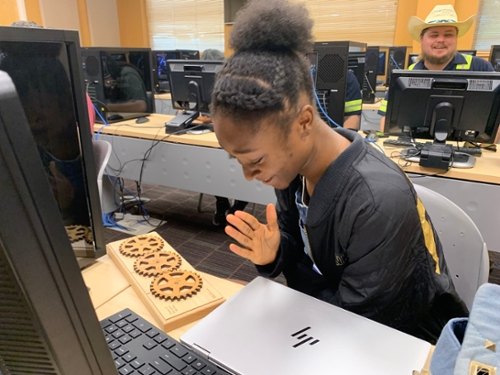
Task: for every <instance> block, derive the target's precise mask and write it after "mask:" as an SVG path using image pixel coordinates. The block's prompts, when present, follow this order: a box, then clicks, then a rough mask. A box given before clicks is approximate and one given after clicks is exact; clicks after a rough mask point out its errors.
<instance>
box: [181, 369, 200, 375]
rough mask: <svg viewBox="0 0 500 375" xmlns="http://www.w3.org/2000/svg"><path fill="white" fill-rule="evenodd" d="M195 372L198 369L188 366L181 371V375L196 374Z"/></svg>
mask: <svg viewBox="0 0 500 375" xmlns="http://www.w3.org/2000/svg"><path fill="white" fill-rule="evenodd" d="M197 374H198V371H196V370H195V369H194V368H192V367H188V368H187V369H185V370H184V371H182V375H197Z"/></svg>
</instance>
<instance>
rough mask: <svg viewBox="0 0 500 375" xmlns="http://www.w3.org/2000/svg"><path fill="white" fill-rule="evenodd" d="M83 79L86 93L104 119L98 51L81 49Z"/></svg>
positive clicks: (104, 98)
mask: <svg viewBox="0 0 500 375" xmlns="http://www.w3.org/2000/svg"><path fill="white" fill-rule="evenodd" d="M81 53H82V66H83V78H84V80H85V85H86V88H87V93H88V95H89V96H90V99H91V100H92V103H94V106H95V107H96V108H97V110H98V111H99V113H100V114H101V116H102V117H104V118H106V108H105V107H104V103H106V97H105V95H104V82H103V73H102V65H101V54H100V51H99V50H98V49H93V48H82V49H81Z"/></svg>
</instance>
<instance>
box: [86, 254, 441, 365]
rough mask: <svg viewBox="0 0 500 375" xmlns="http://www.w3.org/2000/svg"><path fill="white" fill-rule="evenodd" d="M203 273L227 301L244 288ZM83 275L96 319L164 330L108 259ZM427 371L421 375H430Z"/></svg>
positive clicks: (177, 331)
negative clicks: (133, 320)
mask: <svg viewBox="0 0 500 375" xmlns="http://www.w3.org/2000/svg"><path fill="white" fill-rule="evenodd" d="M199 273H200V274H201V276H202V278H204V279H206V280H208V281H209V282H210V284H212V285H213V286H214V287H215V288H216V289H217V290H218V291H219V292H220V293H221V294H222V295H223V296H224V298H226V300H227V299H229V298H230V297H231V296H232V295H234V294H235V293H236V292H238V291H239V290H240V289H242V288H243V285H241V284H238V283H235V282H232V281H229V280H226V279H221V278H218V277H215V276H212V275H209V274H207V273H203V272H199ZM82 275H83V278H84V280H85V283H86V284H87V286H89V287H90V288H91V290H90V298H91V300H92V303H93V304H94V308H95V311H96V315H97V318H98V319H99V320H102V319H104V318H106V317H108V316H111V315H113V314H115V313H117V312H119V311H121V310H123V309H125V308H130V309H131V310H133V311H134V312H136V313H137V314H139V315H140V316H142V317H143V318H144V319H146V320H147V321H149V322H150V323H151V324H153V325H155V326H156V327H157V328H159V329H160V330H161V328H160V327H159V326H158V324H157V323H156V321H155V320H154V318H153V316H152V315H151V314H150V313H149V311H148V310H147V309H146V307H145V306H144V304H143V303H142V302H141V300H140V299H139V297H138V296H137V294H136V293H135V291H134V290H133V289H132V287H131V286H129V285H128V284H127V282H126V281H125V282H123V281H124V280H125V278H124V277H123V276H122V275H121V273H120V271H119V270H118V268H117V267H116V266H115V265H114V263H113V261H112V260H111V259H110V258H109V257H108V256H107V255H105V256H104V257H102V258H99V259H98V260H97V261H96V263H95V264H93V265H92V266H90V267H89V268H88V269H86V270H84V271H83V272H82ZM197 322H198V321H194V322H192V323H189V324H186V325H184V326H182V327H179V328H177V329H174V330H172V331H169V332H166V333H168V334H169V335H170V336H172V337H173V338H175V339H176V340H179V339H180V336H181V335H183V334H184V333H185V332H186V331H187V330H189V329H190V328H191V327H193V326H194V325H195V324H196V323H197ZM431 355H432V350H431V351H430V352H429V357H428V359H427V361H426V364H425V365H424V370H425V369H427V368H428V365H429V362H430V358H431ZM424 370H423V371H424ZM423 371H422V372H421V374H422V375H424V374H426V373H425V372H423Z"/></svg>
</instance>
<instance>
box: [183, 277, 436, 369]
mask: <svg viewBox="0 0 500 375" xmlns="http://www.w3.org/2000/svg"><path fill="white" fill-rule="evenodd" d="M181 342H182V343H183V344H185V345H186V346H188V347H190V348H192V349H193V350H194V351H195V352H197V353H198V354H199V355H201V356H203V357H205V358H208V359H209V360H210V361H212V362H213V363H214V364H216V365H217V366H219V367H221V368H223V369H225V370H226V371H228V372H230V373H232V374H238V375H266V374H270V375H282V374H283V375H294V374H297V375H298V374H300V375H304V374H306V375H309V374H350V375H368V374H369V375H412V371H413V370H419V371H420V370H421V369H422V367H423V366H424V364H425V361H426V359H427V356H428V354H429V350H430V347H431V345H430V344H429V343H427V342H425V341H423V340H420V339H417V338H415V337H412V336H409V335H407V334H404V333H401V332H399V331H397V330H394V329H392V328H389V327H386V326H384V325H382V324H379V323H375V322H373V321H371V320H369V319H366V318H363V317H361V316H359V315H356V314H353V313H351V312H348V311H346V310H343V309H341V308H338V307H336V306H333V305H331V304H328V303H326V302H323V301H320V300H317V299H315V298H312V297H310V296H307V295H305V294H302V293H299V292H297V291H295V290H292V289H291V288H288V287H286V286H283V285H281V284H278V283H276V282H274V281H270V280H268V279H265V278H262V277H257V278H256V279H254V280H253V281H252V282H251V283H249V284H248V285H247V286H245V287H244V288H243V289H242V290H240V291H239V292H238V293H237V294H235V295H234V296H233V297H231V298H230V299H229V300H228V301H227V302H225V303H223V304H222V305H221V306H219V307H218V308H217V309H215V310H214V311H213V312H211V313H210V314H209V315H207V316H206V317H205V318H203V319H202V320H201V321H200V322H199V323H198V324H197V325H196V326H194V327H193V328H191V329H190V330H189V331H187V332H186V333H185V334H184V335H182V336H181Z"/></svg>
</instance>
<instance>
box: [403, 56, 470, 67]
mask: <svg viewBox="0 0 500 375" xmlns="http://www.w3.org/2000/svg"><path fill="white" fill-rule="evenodd" d="M466 63H467V60H466V59H465V56H464V55H462V54H461V53H459V52H458V53H456V54H455V57H453V60H451V61H450V62H449V63H448V65H446V66H445V68H444V69H443V70H455V67H456V66H457V65H460V64H466ZM413 70H429V69H427V67H426V66H425V65H424V60H420V61H419V62H418V63H416V64H415V67H414V68H413Z"/></svg>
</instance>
